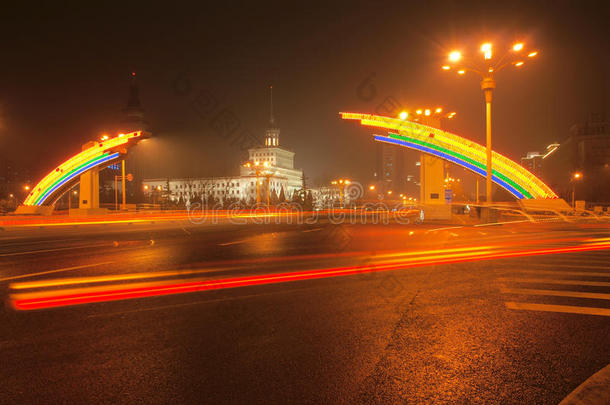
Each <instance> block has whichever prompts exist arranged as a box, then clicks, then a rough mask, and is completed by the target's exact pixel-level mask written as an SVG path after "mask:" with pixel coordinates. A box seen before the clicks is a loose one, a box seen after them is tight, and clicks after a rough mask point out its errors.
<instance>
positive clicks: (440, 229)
mask: <svg viewBox="0 0 610 405" xmlns="http://www.w3.org/2000/svg"><path fill="white" fill-rule="evenodd" d="M461 228H463V226H447V227H445V228H436V229H429V230H427V231H426V233H428V232H436V231H446V230H448V229H461Z"/></svg>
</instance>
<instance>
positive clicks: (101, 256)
mask: <svg viewBox="0 0 610 405" xmlns="http://www.w3.org/2000/svg"><path fill="white" fill-rule="evenodd" d="M609 248H610V229H609V227H608V225H607V224H602V223H590V224H565V223H548V224H523V223H522V224H505V225H500V226H483V227H475V226H435V225H398V224H389V225H375V224H365V225H363V224H359V225H358V224H344V225H334V224H331V223H328V221H326V222H320V223H315V224H309V225H291V224H275V225H274V224H266V225H265V224H263V225H260V224H259V225H252V224H250V225H229V224H217V225H201V226H195V225H192V224H190V223H188V222H176V223H172V224H163V225H160V224H131V225H129V224H116V225H91V226H68V227H48V228H35V229H9V228H6V229H4V230H2V231H0V288H1V289H2V294H3V299H4V301H5V303H6V305H5V306H4V309H3V311H2V313H1V315H0V316H1V318H0V321H1V322H2V328H1V330H0V358H1V359H2V361H1V364H2V367H0V381H1V382H0V385H1V389H0V403H42V402H46V403H91V402H97V403H112V404H118V403H126V404H127V403H129V404H132V403H214V404H220V403H264V404H269V403H349V404H353V403H405V402H408V403H430V402H441V403H442V402H446V403H464V402H471V403H549V404H555V403H558V402H559V401H561V399H562V398H564V397H565V396H566V395H567V394H569V393H570V392H571V391H572V390H573V389H574V388H576V387H577V386H578V385H579V384H580V383H582V382H583V381H584V380H586V379H587V378H588V377H589V376H591V375H592V374H594V373H595V372H596V371H597V370H599V369H601V368H603V367H605V366H606V365H607V364H609V363H610V344H609V342H610V261H609V259H610V250H608V249H609Z"/></svg>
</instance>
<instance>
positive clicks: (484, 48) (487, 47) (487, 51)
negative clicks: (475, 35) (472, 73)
mask: <svg viewBox="0 0 610 405" xmlns="http://www.w3.org/2000/svg"><path fill="white" fill-rule="evenodd" d="M481 52H483V57H484V58H485V60H489V59H491V44H490V43H489V42H486V43H484V44H483V45H481Z"/></svg>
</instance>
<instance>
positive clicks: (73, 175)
mask: <svg viewBox="0 0 610 405" xmlns="http://www.w3.org/2000/svg"><path fill="white" fill-rule="evenodd" d="M117 157H119V154H118V152H117V153H113V154H112V155H108V156H106V157H104V158H102V159H98V160H94V161H93V162H91V163H89V164H88V165H87V166H83V167H81V168H80V169H79V170H78V171H76V172H74V173H72V174H71V175H70V176H69V177H66V178H65V179H64V180H63V181H62V182H61V183H58V184H56V185H55V186H54V187H53V188H52V189H50V190H48V191H47V192H46V193H44V195H43V196H42V197H41V198H39V199H38V202H37V203H36V204H35V205H42V204H43V203H44V202H45V200H46V199H47V198H48V197H49V196H50V195H51V194H53V193H54V192H55V191H56V190H57V189H58V188H60V187H61V186H63V185H64V184H66V183H67V182H69V181H71V180H72V179H74V178H75V177H76V176H78V175H80V174H82V173H84V172H86V171H87V170H89V169H91V168H93V167H95V166H99V165H101V164H103V163H105V162H108V161H109V160H112V159H115V158H117Z"/></svg>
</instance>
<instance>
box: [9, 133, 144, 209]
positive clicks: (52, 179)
mask: <svg viewBox="0 0 610 405" xmlns="http://www.w3.org/2000/svg"><path fill="white" fill-rule="evenodd" d="M149 135H150V134H149V133H147V132H144V131H136V132H130V133H125V134H118V135H117V136H115V137H113V138H110V137H108V136H107V135H104V136H103V137H102V139H101V140H100V141H91V142H88V143H86V144H85V145H83V147H82V151H81V152H80V153H77V154H75V155H74V156H72V157H70V158H69V159H68V160H66V161H65V162H63V163H61V164H60V165H59V166H57V167H56V168H55V169H53V170H52V171H51V172H50V173H49V174H47V175H46V176H45V177H44V178H43V179H42V180H40V182H38V184H36V185H35V186H34V187H32V189H31V191H30V194H29V195H28V196H27V197H26V199H25V201H24V202H23V204H22V205H21V206H19V207H18V208H17V211H16V214H50V213H52V212H53V207H54V204H55V203H56V202H57V200H59V198H60V197H61V196H62V195H64V194H65V193H66V192H67V191H68V190H70V189H71V188H72V187H73V186H74V185H75V184H78V183H80V194H79V209H81V210H84V211H83V213H86V211H87V210H89V211H91V212H95V211H96V210H97V211H101V210H100V207H99V171H100V170H101V169H104V168H106V167H108V166H110V165H111V164H113V163H115V162H116V161H118V160H121V159H124V156H125V155H126V154H127V150H128V148H130V147H132V146H133V145H135V144H136V143H137V142H139V141H140V140H141V139H144V138H147V137H148V136H149Z"/></svg>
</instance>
